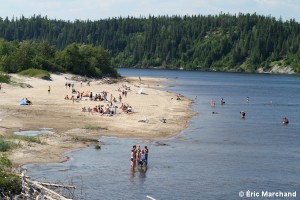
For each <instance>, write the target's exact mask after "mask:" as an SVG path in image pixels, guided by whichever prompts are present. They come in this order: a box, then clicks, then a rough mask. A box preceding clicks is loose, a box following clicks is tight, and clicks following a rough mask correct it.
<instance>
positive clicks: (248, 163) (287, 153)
mask: <svg viewBox="0 0 300 200" xmlns="http://www.w3.org/2000/svg"><path fill="white" fill-rule="evenodd" d="M120 73H121V74H122V75H125V76H141V77H142V78H143V77H145V76H150V77H167V78H176V82H171V83H166V86H167V88H165V90H168V91H171V92H176V93H181V94H183V95H185V96H187V97H188V98H190V99H193V100H194V103H193V105H192V108H193V110H194V111H196V112H198V113H199V115H197V116H195V117H193V118H192V119H191V120H190V121H189V124H190V126H189V128H187V129H186V130H184V131H183V132H182V133H181V134H179V135H178V136H176V137H174V138H171V139H167V140H159V141H158V140H141V139H118V138H108V137H104V138H101V139H100V140H101V141H103V143H104V144H103V145H102V148H101V150H96V149H95V148H93V147H89V148H85V149H82V150H77V151H74V152H70V153H68V154H67V155H68V156H69V157H70V160H69V161H68V162H65V163H59V164H46V165H38V164H32V165H27V166H26V167H27V168H28V174H29V175H30V176H32V177H34V178H36V179H38V180H44V179H46V180H47V181H53V182H63V183H71V184H74V185H76V186H77V187H78V188H77V190H76V199H95V200H96V199H147V197H146V196H147V195H150V196H152V197H154V198H156V199H239V192H240V191H247V190H250V191H258V192H261V191H266V190H268V191H272V192H276V191H283V192H294V191H297V190H298V189H299V188H300V177H299V176H298V174H299V172H300V132H299V130H300V121H299V119H300V114H299V111H300V77H299V76H285V75H266V74H237V73H205V72H185V71H165V70H137V69H121V70H120ZM247 97H249V102H247ZM221 98H224V99H225V101H226V103H225V105H223V106H221V105H220V103H219V101H220V99H221ZM211 99H214V100H215V101H216V107H215V108H212V107H211V106H210V101H211ZM241 110H243V111H245V112H246V118H245V119H241V118H240V116H239V112H240V111H241ZM212 111H214V112H218V113H219V114H212ZM284 116H287V117H288V118H289V120H290V123H289V124H288V125H287V126H284V125H282V118H283V117H284ZM134 144H140V145H141V146H144V145H147V146H148V147H149V166H148V169H147V170H146V171H141V170H139V169H138V168H137V169H136V170H135V172H134V173H132V172H131V171H130V167H129V165H130V161H129V159H130V149H131V147H132V145H134ZM161 144H165V145H161ZM297 192H298V193H299V192H300V191H297ZM298 196H299V195H298Z"/></svg>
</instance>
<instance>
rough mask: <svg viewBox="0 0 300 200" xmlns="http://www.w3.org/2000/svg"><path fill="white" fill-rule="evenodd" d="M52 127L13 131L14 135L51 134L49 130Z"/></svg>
mask: <svg viewBox="0 0 300 200" xmlns="http://www.w3.org/2000/svg"><path fill="white" fill-rule="evenodd" d="M51 130H52V128H40V129H38V130H29V131H16V132H14V134H15V135H23V136H37V135H44V134H53V132H52V131H51Z"/></svg>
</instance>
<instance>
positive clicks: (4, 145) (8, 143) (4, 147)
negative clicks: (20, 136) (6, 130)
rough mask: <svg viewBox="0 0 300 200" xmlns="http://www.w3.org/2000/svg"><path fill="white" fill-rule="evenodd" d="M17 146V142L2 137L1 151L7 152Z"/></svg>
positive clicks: (0, 142) (0, 139)
mask: <svg viewBox="0 0 300 200" xmlns="http://www.w3.org/2000/svg"><path fill="white" fill-rule="evenodd" d="M16 146H17V144H16V143H14V142H11V141H7V140H4V139H3V138H1V137H0V152H6V151H8V150H10V149H12V148H15V147H16Z"/></svg>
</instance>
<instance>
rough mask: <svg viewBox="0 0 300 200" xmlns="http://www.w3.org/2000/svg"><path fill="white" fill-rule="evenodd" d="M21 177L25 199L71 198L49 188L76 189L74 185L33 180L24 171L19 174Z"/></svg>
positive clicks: (53, 199) (54, 199) (51, 199)
mask: <svg viewBox="0 0 300 200" xmlns="http://www.w3.org/2000/svg"><path fill="white" fill-rule="evenodd" d="M21 178H22V196H23V197H25V198H26V199H27V198H28V199H36V200H39V199H43V200H44V199H45V200H47V199H49V200H71V199H69V198H66V197H64V196H62V195H61V194H58V193H57V192H55V191H53V190H51V189H50V188H65V189H73V190H74V189H76V187H75V186H66V185H59V184H52V183H42V182H39V181H33V180H31V179H30V178H29V177H28V176H26V175H25V173H22V174H21Z"/></svg>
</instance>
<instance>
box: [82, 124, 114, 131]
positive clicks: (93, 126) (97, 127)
mask: <svg viewBox="0 0 300 200" xmlns="http://www.w3.org/2000/svg"><path fill="white" fill-rule="evenodd" d="M83 128H84V129H88V130H108V129H107V127H102V126H95V125H91V124H87V125H85V126H84V127H83Z"/></svg>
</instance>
